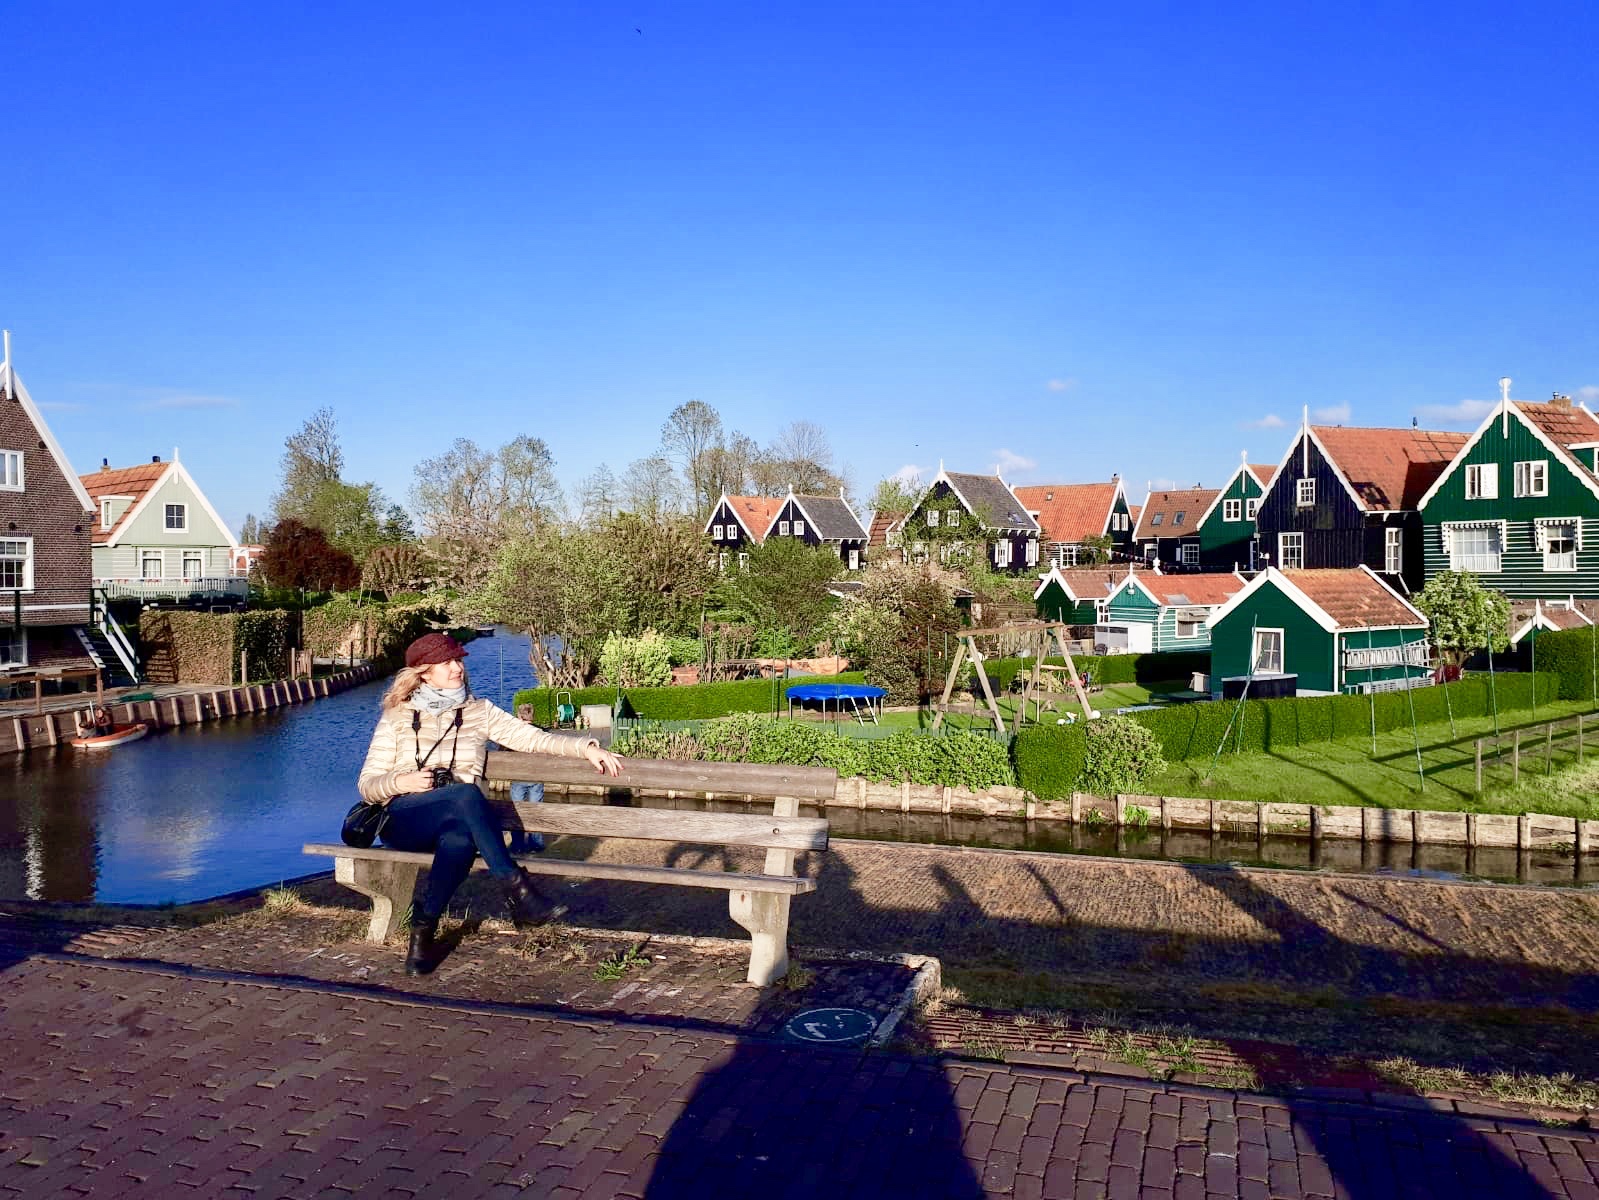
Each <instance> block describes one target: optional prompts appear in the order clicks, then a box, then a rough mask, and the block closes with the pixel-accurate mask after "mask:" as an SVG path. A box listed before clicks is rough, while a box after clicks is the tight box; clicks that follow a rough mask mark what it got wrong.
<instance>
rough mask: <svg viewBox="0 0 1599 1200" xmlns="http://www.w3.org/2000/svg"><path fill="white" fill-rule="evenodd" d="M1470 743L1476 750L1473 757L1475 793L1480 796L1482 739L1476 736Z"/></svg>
mask: <svg viewBox="0 0 1599 1200" xmlns="http://www.w3.org/2000/svg"><path fill="white" fill-rule="evenodd" d="M1472 745H1473V747H1474V749H1475V751H1476V755H1475V757H1476V760H1477V794H1478V795H1479V796H1480V795H1481V794H1482V739H1481V738H1478V739H1477V740H1476V741H1475V742H1474V743H1472Z"/></svg>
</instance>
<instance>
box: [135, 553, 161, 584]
mask: <svg viewBox="0 0 1599 1200" xmlns="http://www.w3.org/2000/svg"><path fill="white" fill-rule="evenodd" d="M152 558H154V559H158V560H159V561H160V563H161V574H159V575H151V574H148V573H147V572H146V571H145V569H144V566H145V563H147V562H148V561H149V560H150V559H152ZM166 577H167V556H166V551H164V550H140V551H139V578H140V579H148V580H157V579H165V578H166Z"/></svg>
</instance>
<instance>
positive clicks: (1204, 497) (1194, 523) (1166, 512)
mask: <svg viewBox="0 0 1599 1200" xmlns="http://www.w3.org/2000/svg"><path fill="white" fill-rule="evenodd" d="M1219 495H1221V492H1220V490H1218V489H1217V488H1184V489H1182V490H1180V491H1172V492H1151V493H1149V497H1148V499H1146V500H1145V501H1144V508H1143V513H1142V515H1141V516H1140V517H1139V518H1138V524H1137V525H1135V526H1134V527H1133V538H1134V540H1138V539H1141V538H1155V537H1184V536H1186V535H1188V534H1191V533H1198V532H1199V518H1200V517H1202V516H1204V515H1205V510H1206V509H1207V508H1209V507H1210V505H1211V502H1212V501H1213V500H1215V499H1216V497H1217V496H1219ZM1178 513H1181V514H1182V516H1183V519H1182V523H1181V524H1178V523H1177V514H1178ZM1157 515H1159V517H1160V524H1159V525H1156V524H1154V520H1155V517H1156V516H1157Z"/></svg>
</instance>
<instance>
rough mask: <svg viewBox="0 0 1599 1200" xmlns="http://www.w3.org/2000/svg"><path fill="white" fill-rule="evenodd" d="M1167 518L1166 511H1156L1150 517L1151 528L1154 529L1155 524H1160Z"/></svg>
mask: <svg viewBox="0 0 1599 1200" xmlns="http://www.w3.org/2000/svg"><path fill="white" fill-rule="evenodd" d="M1165 519H1166V514H1165V513H1156V514H1155V515H1154V516H1152V517H1150V518H1149V527H1150V528H1151V529H1153V528H1155V526H1157V525H1159V524H1160V523H1161V522H1162V521H1164V520H1165Z"/></svg>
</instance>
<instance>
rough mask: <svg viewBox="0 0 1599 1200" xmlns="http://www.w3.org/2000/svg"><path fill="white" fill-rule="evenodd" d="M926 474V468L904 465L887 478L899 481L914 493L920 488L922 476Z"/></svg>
mask: <svg viewBox="0 0 1599 1200" xmlns="http://www.w3.org/2000/svg"><path fill="white" fill-rule="evenodd" d="M926 473H927V468H926V467H918V466H916V465H915V464H914V463H906V464H905V465H904V466H903V467H901V468H900V469H899V470H897V471H895V472H894V473H893V474H892V475H890V476H889V478H890V479H897V480H899V482H901V483H903V484H904V485H905V486H906V487H908V488H910V489H912V490H913V491H914V490H915V489H917V488H920V487H921V486H922V476H923V475H925V474H926Z"/></svg>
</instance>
